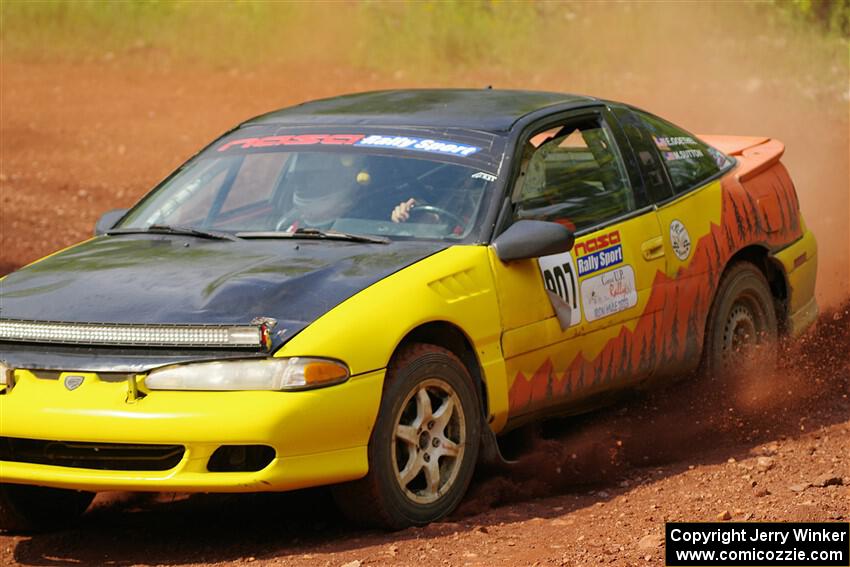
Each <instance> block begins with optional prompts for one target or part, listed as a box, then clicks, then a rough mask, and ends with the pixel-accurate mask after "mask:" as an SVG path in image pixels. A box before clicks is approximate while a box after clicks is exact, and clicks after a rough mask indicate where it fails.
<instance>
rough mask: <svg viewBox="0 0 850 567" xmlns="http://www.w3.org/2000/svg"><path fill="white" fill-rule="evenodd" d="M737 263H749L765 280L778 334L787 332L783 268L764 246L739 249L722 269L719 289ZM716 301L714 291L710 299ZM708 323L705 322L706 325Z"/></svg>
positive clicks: (786, 286) (786, 301)
mask: <svg viewBox="0 0 850 567" xmlns="http://www.w3.org/2000/svg"><path fill="white" fill-rule="evenodd" d="M739 262H750V263H751V264H753V265H754V266H756V267H757V268H758V269H759V271H760V272H761V273H762V274H763V275H764V277H765V279H767V283H768V285H769V286H770V293H771V295H772V296H773V305H774V310H775V311H776V321H777V323H778V324H779V330H780V333H784V332H785V331H786V330H787V325H788V288H789V285H788V277H787V275H786V274H785V268H784V267H783V266H782V264H781V263H780V262H779V261H777V260H776V259H774V258H773V257H772V256H771V254H770V250H769V249H768V248H766V247H765V246H761V245H758V244H753V245H750V246H746V247H744V248H741V249H740V250H738V251H737V252H735V254H733V255H732V256H731V257H730V258H729V260H728V261H727V262H726V265H725V266H724V268H723V272H722V273H721V275H720V278H719V279H718V280H717V285H718V287H719V285H720V282H721V281H722V280H723V277H724V276H725V275H726V273H727V272H728V271H729V269H730V268H731V267H732V266H734V265H735V264H737V263H739ZM715 301H717V297H716V291H715V297H714V298H713V299H712V304H713V303H714V302H715ZM707 323H708V322H707V321H706V324H707Z"/></svg>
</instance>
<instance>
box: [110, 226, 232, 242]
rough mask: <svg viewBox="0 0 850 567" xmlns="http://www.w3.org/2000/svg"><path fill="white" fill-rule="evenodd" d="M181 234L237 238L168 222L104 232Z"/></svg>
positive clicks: (227, 234)
mask: <svg viewBox="0 0 850 567" xmlns="http://www.w3.org/2000/svg"><path fill="white" fill-rule="evenodd" d="M145 233H154V234H182V235H185V236H197V237H198V238H209V239H210V240H239V238H238V237H236V236H234V235H232V234H230V233H229V232H219V231H217V230H202V229H200V228H193V227H191V226H178V225H169V224H152V225H150V226H146V227H140V228H116V229H114V230H109V231H107V232H106V234H145Z"/></svg>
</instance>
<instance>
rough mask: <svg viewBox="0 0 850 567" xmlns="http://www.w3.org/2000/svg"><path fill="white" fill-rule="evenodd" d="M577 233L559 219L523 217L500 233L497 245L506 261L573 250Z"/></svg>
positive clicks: (499, 253) (497, 250)
mask: <svg viewBox="0 0 850 567" xmlns="http://www.w3.org/2000/svg"><path fill="white" fill-rule="evenodd" d="M575 239H576V237H575V235H574V234H573V233H572V231H570V230H569V229H567V228H566V227H565V226H563V225H560V224H558V223H555V222H546V221H536V220H521V221H517V222H515V223H514V224H512V225H511V226H510V227H509V228H508V230H506V231H505V232H503V233H502V234H500V235H499V236H497V237H496V240H494V241H493V246H494V247H495V248H496V255H497V256H499V259H500V260H501V261H502V262H510V261H511V260H526V259H528V258H539V257H540V256H548V255H550V254H560V253H561V252H569V251H570V250H572V248H573V244H574V243H575Z"/></svg>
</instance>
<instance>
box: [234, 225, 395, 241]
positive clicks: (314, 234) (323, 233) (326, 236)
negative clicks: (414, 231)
mask: <svg viewBox="0 0 850 567" xmlns="http://www.w3.org/2000/svg"><path fill="white" fill-rule="evenodd" d="M236 236H238V237H239V238H313V239H317V240H347V241H349V242H368V243H370V244H389V243H390V239H389V238H384V237H383V236H367V235H365V234H352V233H350V232H339V231H336V230H320V229H318V228H299V229H296V230H294V231H292V232H283V231H266V232H262V231H258V232H237V233H236Z"/></svg>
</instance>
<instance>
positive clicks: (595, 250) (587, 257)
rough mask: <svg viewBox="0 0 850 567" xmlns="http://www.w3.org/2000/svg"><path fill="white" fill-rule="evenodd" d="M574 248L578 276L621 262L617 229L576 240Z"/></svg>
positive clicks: (621, 253) (620, 245) (621, 254)
mask: <svg viewBox="0 0 850 567" xmlns="http://www.w3.org/2000/svg"><path fill="white" fill-rule="evenodd" d="M574 250H575V253H576V263H577V264H578V275H579V277H580V278H581V277H584V276H586V275H589V274H592V273H594V272H598V271H600V270H604V269H606V268H610V267H611V266H614V265H616V264H620V263H622V262H623V245H622V244H620V231H619V230H614V231H612V232H609V233H607V234H602V235H600V236H597V237H595V238H589V239H587V240H585V241H583V242H578V243H577V244H576V245H575V248H574Z"/></svg>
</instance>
